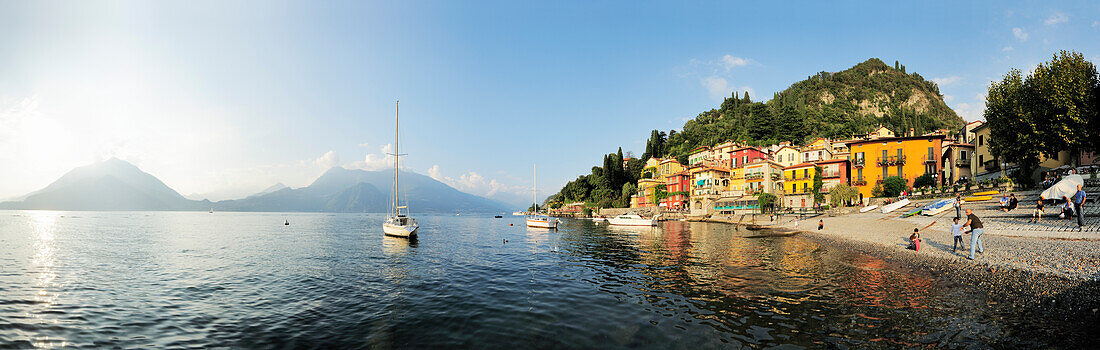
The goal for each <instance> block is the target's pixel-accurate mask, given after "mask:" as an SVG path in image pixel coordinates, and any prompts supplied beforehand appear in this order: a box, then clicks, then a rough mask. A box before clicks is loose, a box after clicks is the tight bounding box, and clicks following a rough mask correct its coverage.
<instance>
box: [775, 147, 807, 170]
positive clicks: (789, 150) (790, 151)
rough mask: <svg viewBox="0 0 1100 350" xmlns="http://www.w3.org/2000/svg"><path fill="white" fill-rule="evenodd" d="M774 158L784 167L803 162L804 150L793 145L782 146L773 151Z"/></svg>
mask: <svg viewBox="0 0 1100 350" xmlns="http://www.w3.org/2000/svg"><path fill="white" fill-rule="evenodd" d="M771 159H772V160H774V161H775V162H776V163H779V164H780V165H783V166H784V167H789V166H792V165H795V164H800V163H802V152H800V151H799V150H798V149H797V148H794V147H791V146H782V147H779V149H777V150H775V152H772V157H771Z"/></svg>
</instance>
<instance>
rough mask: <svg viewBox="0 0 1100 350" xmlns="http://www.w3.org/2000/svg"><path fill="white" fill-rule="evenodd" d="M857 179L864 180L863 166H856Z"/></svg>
mask: <svg viewBox="0 0 1100 350" xmlns="http://www.w3.org/2000/svg"><path fill="white" fill-rule="evenodd" d="M856 179H857V180H859V181H863V168H856Z"/></svg>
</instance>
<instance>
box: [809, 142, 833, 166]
mask: <svg viewBox="0 0 1100 350" xmlns="http://www.w3.org/2000/svg"><path fill="white" fill-rule="evenodd" d="M801 152H802V163H813V162H819V161H822V160H828V159H833V145H832V144H831V143H830V142H829V140H827V139H823V138H817V139H815V140H813V142H810V144H808V145H806V146H804V147H802V149H801Z"/></svg>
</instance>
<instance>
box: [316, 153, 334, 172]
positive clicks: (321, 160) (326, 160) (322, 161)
mask: <svg viewBox="0 0 1100 350" xmlns="http://www.w3.org/2000/svg"><path fill="white" fill-rule="evenodd" d="M313 163H314V164H317V166H319V167H321V168H323V169H328V168H332V167H334V166H337V165H340V156H339V155H337V154H336V151H331V150H330V151H328V152H325V154H323V155H321V156H320V157H318V158H317V159H315V160H313Z"/></svg>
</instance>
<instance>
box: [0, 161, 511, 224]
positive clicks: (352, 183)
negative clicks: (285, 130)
mask: <svg viewBox="0 0 1100 350" xmlns="http://www.w3.org/2000/svg"><path fill="white" fill-rule="evenodd" d="M392 187H393V170H392V169H391V170H388V171H387V170H381V171H366V170H352V169H345V168H342V167H334V168H331V169H329V170H328V171H326V172H325V173H324V174H323V175H321V176H320V177H319V178H317V180H315V181H314V182H313V183H312V184H310V185H309V186H306V187H302V188H290V187H287V186H286V185H283V184H281V183H279V184H276V185H274V186H271V187H269V188H267V189H265V190H263V191H261V192H259V193H256V194H253V195H251V196H248V197H245V198H241V199H235V200H223V201H217V202H211V201H209V200H201V201H200V200H191V199H187V198H184V196H182V195H180V194H179V193H178V192H176V191H175V190H173V189H172V188H170V187H168V186H167V185H165V184H164V182H161V181H160V180H159V179H157V178H156V177H155V176H153V175H150V174H148V173H146V172H144V171H142V170H141V169H138V167H136V166H134V165H133V164H130V163H128V162H126V161H123V160H120V159H117V158H111V159H109V160H106V161H103V162H100V163H96V164H92V165H88V166H83V167H79V168H76V169H73V170H72V171H69V172H68V173H66V174H65V175H64V176H62V177H61V178H60V179H58V180H57V181H54V182H53V183H51V184H50V185H49V186H46V187H45V188H43V189H41V190H38V191H35V192H32V193H30V194H27V195H26V196H24V197H23V199H22V200H19V201H10V202H3V203H0V209H46V210H104V211H113V210H154V211H155V210H182V211H186V210H207V209H214V210H219V211H295V212H368V213H382V212H387V211H388V210H389V208H390V203H391V202H392V197H391V196H390V192H391V188H392ZM401 189H402V192H403V195H404V196H405V199H406V200H407V204H408V206H409V208H411V209H412V210H413V212H414V213H415V212H427V213H491V212H501V211H505V210H506V208H508V207H510V206H509V205H506V204H503V203H500V202H496V201H493V200H490V199H487V198H483V197H479V196H475V195H472V194H468V193H465V192H462V191H459V190H457V189H454V188H453V187H450V186H447V185H446V184H443V183H441V182H439V181H436V180H435V179H432V178H431V177H428V176H424V175H421V174H417V173H413V172H408V171H402V172H401Z"/></svg>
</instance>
